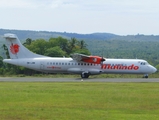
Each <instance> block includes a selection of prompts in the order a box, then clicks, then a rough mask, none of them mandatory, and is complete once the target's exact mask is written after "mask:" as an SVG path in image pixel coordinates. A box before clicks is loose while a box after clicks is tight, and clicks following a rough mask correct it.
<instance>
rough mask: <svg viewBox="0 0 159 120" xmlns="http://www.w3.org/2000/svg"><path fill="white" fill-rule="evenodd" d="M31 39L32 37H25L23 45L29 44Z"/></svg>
mask: <svg viewBox="0 0 159 120" xmlns="http://www.w3.org/2000/svg"><path fill="white" fill-rule="evenodd" d="M32 41H33V40H32V39H30V38H27V39H26V41H25V42H24V43H23V45H24V46H25V45H31V43H32Z"/></svg>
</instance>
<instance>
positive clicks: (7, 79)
mask: <svg viewBox="0 0 159 120" xmlns="http://www.w3.org/2000/svg"><path fill="white" fill-rule="evenodd" d="M81 81H82V82H159V78H88V79H81V78H38V77H0V82H81Z"/></svg>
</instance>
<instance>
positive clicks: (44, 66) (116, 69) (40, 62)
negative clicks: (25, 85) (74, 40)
mask: <svg viewBox="0 0 159 120" xmlns="http://www.w3.org/2000/svg"><path fill="white" fill-rule="evenodd" d="M4 62H6V63H10V64H14V65H18V66H23V67H26V68H30V69H34V70H37V71H42V72H46V73H75V74H81V73H82V72H89V74H91V75H93V74H100V73H117V74H129V73H130V74H149V73H153V72H154V69H153V66H151V65H149V64H148V63H147V62H146V61H145V60H140V59H106V61H104V62H103V63H102V64H93V63H87V62H77V61H75V60H73V59H72V58H51V57H46V58H24V59H23V58H22V59H4Z"/></svg>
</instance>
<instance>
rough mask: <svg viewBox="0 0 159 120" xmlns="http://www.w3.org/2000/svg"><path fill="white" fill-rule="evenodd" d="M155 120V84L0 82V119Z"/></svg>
mask: <svg viewBox="0 0 159 120" xmlns="http://www.w3.org/2000/svg"><path fill="white" fill-rule="evenodd" d="M39 119H40V120H47V119H50V120H81V119H82V120H158V119H159V83H100V82H99V83H97V82H85V81H84V82H72V83H70V82H64V83H61V82H59V83H58V82H0V120H39Z"/></svg>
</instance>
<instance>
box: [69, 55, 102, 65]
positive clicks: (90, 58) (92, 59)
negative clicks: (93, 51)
mask: <svg viewBox="0 0 159 120" xmlns="http://www.w3.org/2000/svg"><path fill="white" fill-rule="evenodd" d="M71 57H72V59H73V60H76V61H79V62H80V61H83V62H87V63H94V64H101V63H102V62H103V61H105V59H104V58H103V57H99V56H87V55H84V54H79V53H75V54H71Z"/></svg>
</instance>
